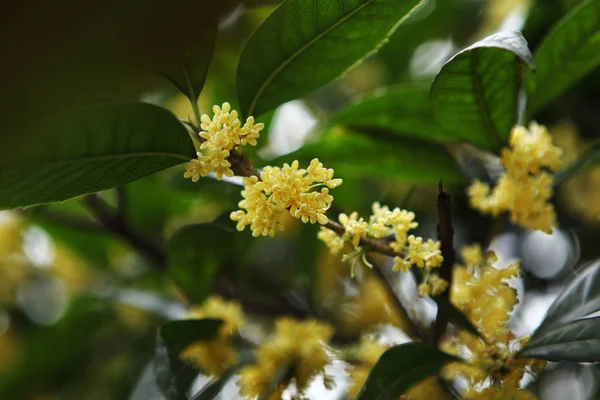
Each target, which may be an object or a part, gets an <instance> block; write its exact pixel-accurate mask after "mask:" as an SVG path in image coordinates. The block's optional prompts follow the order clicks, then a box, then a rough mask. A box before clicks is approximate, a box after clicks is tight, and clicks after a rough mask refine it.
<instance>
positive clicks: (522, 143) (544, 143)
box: [468, 122, 562, 233]
mask: <svg viewBox="0 0 600 400" xmlns="http://www.w3.org/2000/svg"><path fill="white" fill-rule="evenodd" d="M500 162H501V164H502V166H503V167H504V170H505V171H504V173H503V175H501V176H500V178H499V179H498V182H497V184H496V186H495V187H494V188H493V189H492V188H491V187H490V186H489V185H487V184H485V183H482V182H480V181H477V180H476V181H474V182H473V184H472V185H471V186H470V187H469V188H468V194H469V199H470V203H471V206H472V207H473V208H475V209H477V210H479V211H481V212H483V213H486V214H492V215H494V216H496V215H498V214H500V213H502V212H505V211H508V212H509V214H510V219H511V221H512V222H514V223H516V224H519V225H521V226H524V227H526V228H530V229H537V230H541V231H544V232H546V233H550V232H552V227H553V226H556V213H555V212H554V207H553V206H552V204H549V203H548V201H549V200H550V198H551V197H552V194H553V190H552V185H553V183H554V176H553V175H552V174H551V173H550V172H548V171H552V172H554V171H557V170H558V169H559V168H560V167H561V166H562V150H561V149H560V148H559V147H556V146H554V145H553V144H552V137H551V136H550V134H549V133H548V131H547V130H546V128H545V127H544V126H541V125H538V124H536V123H535V122H532V123H530V124H529V130H527V129H526V128H525V127H523V126H515V127H514V128H513V130H512V131H511V134H510V138H509V148H505V149H503V150H502V154H501V157H500Z"/></svg>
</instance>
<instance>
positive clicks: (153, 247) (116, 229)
mask: <svg viewBox="0 0 600 400" xmlns="http://www.w3.org/2000/svg"><path fill="white" fill-rule="evenodd" d="M83 204H85V205H86V206H87V208H88V209H89V210H90V211H91V213H92V214H93V215H94V217H95V218H96V219H97V220H98V222H99V223H100V224H101V225H102V226H104V228H106V229H107V230H109V231H111V232H113V233H114V234H116V235H117V236H120V237H121V238H122V239H124V240H126V241H127V242H128V243H129V244H130V245H131V246H132V247H133V248H134V249H136V250H137V251H139V252H140V253H141V254H142V255H143V256H145V257H146V258H147V259H148V260H150V261H152V262H153V263H154V264H155V265H156V266H157V267H158V269H160V270H164V268H165V267H166V259H167V257H166V253H165V251H164V249H163V248H162V246H161V245H159V244H157V243H154V242H153V241H151V240H150V239H148V238H146V237H144V236H142V235H141V234H140V233H139V232H137V231H136V230H135V229H134V228H133V227H132V226H130V225H129V224H128V223H127V222H126V221H125V220H124V219H123V218H121V217H120V216H119V215H118V214H117V213H116V212H115V211H114V210H111V207H110V206H109V205H108V204H106V202H104V200H102V199H101V198H100V197H99V196H98V195H97V194H90V195H87V196H84V197H83Z"/></svg>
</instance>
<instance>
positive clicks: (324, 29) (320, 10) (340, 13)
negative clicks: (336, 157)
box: [237, 0, 422, 116]
mask: <svg viewBox="0 0 600 400" xmlns="http://www.w3.org/2000/svg"><path fill="white" fill-rule="evenodd" d="M421 3H422V1H420V0H395V1H387V0H365V1H356V0H339V1H323V0H286V1H284V2H283V3H282V4H281V5H280V6H279V7H278V8H277V9H276V10H275V11H274V12H273V13H272V14H271V15H270V16H269V17H268V18H267V19H266V20H265V21H264V22H263V24H262V25H261V26H259V27H258V29H257V30H256V31H255V32H254V34H253V35H252V36H251V37H250V39H249V40H248V42H247V43H246V46H245V47H244V50H243V51H242V55H241V57H240V63H239V66H238V72H237V84H238V97H239V101H240V106H241V111H242V114H244V115H246V116H248V115H255V116H258V115H261V114H263V113H265V112H267V111H269V110H271V109H273V108H275V107H277V106H278V105H280V104H282V103H284V102H286V101H289V100H292V99H295V98H298V97H301V96H303V95H305V94H308V93H310V92H312V91H313V90H315V89H318V88H319V87H321V86H323V85H325V84H327V83H329V82H331V81H332V80H334V79H335V78H337V77H338V76H339V75H341V74H342V73H343V72H344V71H346V70H347V69H348V68H350V67H352V66H353V65H354V64H356V62H358V61H360V60H361V59H362V58H364V57H365V56H366V55H368V54H369V53H370V52H372V51H374V50H375V49H376V48H377V47H378V46H379V45H381V43H382V42H383V41H384V40H385V39H386V38H387V37H388V36H389V35H390V34H391V33H393V31H394V30H395V29H396V27H397V26H398V25H399V24H400V23H401V22H402V21H403V20H404V19H405V18H406V16H407V15H408V14H410V12H411V11H412V10H413V9H415V8H416V7H417V6H419V5H420V4H421Z"/></svg>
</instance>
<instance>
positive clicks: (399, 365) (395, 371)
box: [356, 343, 460, 400]
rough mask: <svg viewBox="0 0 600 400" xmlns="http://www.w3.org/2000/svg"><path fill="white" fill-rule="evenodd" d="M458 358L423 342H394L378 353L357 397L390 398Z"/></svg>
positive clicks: (389, 399) (373, 399)
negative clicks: (392, 345) (375, 361)
mask: <svg viewBox="0 0 600 400" xmlns="http://www.w3.org/2000/svg"><path fill="white" fill-rule="evenodd" d="M455 361H460V359H458V358H456V357H454V356H451V355H449V354H446V353H444V352H442V351H440V350H438V349H436V348H434V347H431V346H427V345H425V344H422V343H406V344H401V345H399V346H394V347H392V348H390V349H388V350H387V351H386V352H385V353H383V354H382V355H381V357H380V358H379V360H378V361H377V363H376V364H375V366H374V367H373V369H372V370H371V373H370V374H369V377H368V378H367V381H366V382H365V384H364V386H363V388H362V390H361V392H360V394H359V395H358V397H357V398H356V400H393V399H397V398H398V397H399V396H400V395H401V394H402V393H404V392H405V391H406V390H408V389H409V388H410V387H411V386H413V385H414V384H416V383H418V382H420V381H422V380H423V379H426V378H428V377H430V376H432V375H434V374H436V373H437V372H438V371H439V370H440V369H441V368H442V367H443V366H444V365H446V364H447V363H450V362H455Z"/></svg>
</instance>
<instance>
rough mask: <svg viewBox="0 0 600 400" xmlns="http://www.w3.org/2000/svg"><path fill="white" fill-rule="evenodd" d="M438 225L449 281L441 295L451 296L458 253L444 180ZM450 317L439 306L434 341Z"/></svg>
mask: <svg viewBox="0 0 600 400" xmlns="http://www.w3.org/2000/svg"><path fill="white" fill-rule="evenodd" d="M437 208H438V225H437V235H438V240H439V241H440V242H441V249H442V256H443V257H444V261H443V262H442V265H441V266H440V270H439V271H440V277H442V278H443V279H445V280H446V281H447V282H448V288H447V289H446V290H445V291H444V292H443V293H442V294H440V296H444V297H450V288H451V287H452V268H453V266H454V263H455V262H456V254H455V252H454V244H453V241H454V227H453V225H452V210H451V207H450V194H449V193H447V192H445V191H444V186H443V181H440V183H439V187H438V200H437ZM447 325H448V318H447V317H446V316H445V315H444V313H443V312H441V310H440V309H439V307H438V313H437V316H436V318H435V324H434V329H433V331H434V334H433V339H434V343H436V344H437V343H438V342H439V340H440V339H441V337H442V335H443V334H444V332H445V331H446V326H447Z"/></svg>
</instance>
